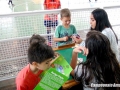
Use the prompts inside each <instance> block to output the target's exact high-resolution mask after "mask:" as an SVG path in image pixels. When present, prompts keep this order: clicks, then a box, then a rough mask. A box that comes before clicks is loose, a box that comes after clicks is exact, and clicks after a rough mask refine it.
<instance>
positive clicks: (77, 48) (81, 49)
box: [73, 46, 89, 55]
mask: <svg viewBox="0 0 120 90" xmlns="http://www.w3.org/2000/svg"><path fill="white" fill-rule="evenodd" d="M82 51H83V54H84V55H88V53H89V51H88V49H87V48H86V47H82V46H79V47H76V48H75V49H74V50H73V52H74V53H81V52H82Z"/></svg>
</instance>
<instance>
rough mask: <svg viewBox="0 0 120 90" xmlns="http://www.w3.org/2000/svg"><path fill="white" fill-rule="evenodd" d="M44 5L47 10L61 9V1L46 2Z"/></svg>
mask: <svg viewBox="0 0 120 90" xmlns="http://www.w3.org/2000/svg"><path fill="white" fill-rule="evenodd" d="M44 5H45V6H46V9H59V7H60V6H61V3H60V0H45V1H44Z"/></svg>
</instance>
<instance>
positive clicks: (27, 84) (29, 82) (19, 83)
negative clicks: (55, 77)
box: [16, 64, 43, 90]
mask: <svg viewBox="0 0 120 90" xmlns="http://www.w3.org/2000/svg"><path fill="white" fill-rule="evenodd" d="M42 72H43V70H40V71H39V72H38V73H37V74H34V73H33V72H32V71H31V70H30V65H29V64H28V65H27V66H26V67H25V68H23V69H22V70H21V71H20V72H19V73H18V75H17V77H16V87H17V90H33V89H34V88H35V86H36V85H37V84H38V83H39V81H40V77H39V76H40V74H41V73H42Z"/></svg>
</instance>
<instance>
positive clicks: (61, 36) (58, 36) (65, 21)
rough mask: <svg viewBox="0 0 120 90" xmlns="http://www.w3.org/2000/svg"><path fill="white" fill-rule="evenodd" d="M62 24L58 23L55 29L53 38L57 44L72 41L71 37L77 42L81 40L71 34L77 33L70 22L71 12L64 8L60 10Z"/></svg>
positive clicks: (60, 44)
mask: <svg viewBox="0 0 120 90" xmlns="http://www.w3.org/2000/svg"><path fill="white" fill-rule="evenodd" d="M60 16H61V21H62V25H59V26H58V27H57V28H56V30H55V35H54V38H53V40H54V41H55V42H58V46H62V45H65V44H70V43H72V38H73V39H74V40H75V41H77V43H78V41H79V43H80V42H81V41H82V40H81V39H80V38H79V39H78V38H75V36H72V35H73V34H77V32H76V28H75V26H74V25H72V24H70V22H71V13H70V10H69V9H67V8H65V9H62V10H61V11H60Z"/></svg>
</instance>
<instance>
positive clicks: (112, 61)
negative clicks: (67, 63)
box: [71, 30, 120, 90]
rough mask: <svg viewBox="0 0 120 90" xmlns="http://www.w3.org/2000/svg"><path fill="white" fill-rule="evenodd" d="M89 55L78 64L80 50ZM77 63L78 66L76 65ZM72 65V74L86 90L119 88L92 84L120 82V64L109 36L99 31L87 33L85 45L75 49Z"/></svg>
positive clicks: (115, 89) (116, 89)
mask: <svg viewBox="0 0 120 90" xmlns="http://www.w3.org/2000/svg"><path fill="white" fill-rule="evenodd" d="M82 51H83V52H84V54H85V55H87V60H86V61H85V62H82V63H79V64H78V65H77V55H78V53H79V52H80V53H81V52H82ZM76 65H77V66H76ZM71 66H72V68H73V69H74V70H73V71H72V73H71V74H72V75H73V76H74V77H75V79H76V80H77V81H80V82H81V83H82V84H83V87H84V90H119V89H120V88H118V87H114V88H111V87H110V86H109V87H107V88H106V87H92V84H101V85H102V84H112V85H113V84H114V83H115V84H119V83H120V66H119V63H118V61H117V59H116V56H115V54H114V53H113V51H112V50H111V47H110V42H109V40H108V38H107V37H106V36H105V35H103V34H102V33H100V32H98V31H95V30H94V31H90V32H88V34H87V38H86V41H85V47H81V46H80V47H77V48H75V49H74V50H73V54H72V61H71Z"/></svg>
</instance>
